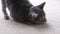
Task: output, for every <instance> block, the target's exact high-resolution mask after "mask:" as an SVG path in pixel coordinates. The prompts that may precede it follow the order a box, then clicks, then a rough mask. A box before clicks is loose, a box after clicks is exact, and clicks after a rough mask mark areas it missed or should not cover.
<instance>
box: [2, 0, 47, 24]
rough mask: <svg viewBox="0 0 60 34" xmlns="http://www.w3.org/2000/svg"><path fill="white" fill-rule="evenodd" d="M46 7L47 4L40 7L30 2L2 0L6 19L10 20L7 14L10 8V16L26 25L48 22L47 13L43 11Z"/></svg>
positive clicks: (24, 0) (26, 0)
mask: <svg viewBox="0 0 60 34" xmlns="http://www.w3.org/2000/svg"><path fill="white" fill-rule="evenodd" d="M44 5H45V2H44V3H42V4H41V5H39V6H33V5H32V4H31V3H30V2H29V1H28V0H2V10H3V13H4V16H5V19H9V17H8V14H7V13H6V7H8V9H9V11H10V15H11V17H12V18H13V19H14V20H15V21H18V22H25V23H26V22H27V23H28V22H29V23H37V22H38V23H42V22H46V18H45V12H44V11H43V7H44ZM42 19H43V20H42Z"/></svg>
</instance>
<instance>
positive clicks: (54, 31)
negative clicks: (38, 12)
mask: <svg viewBox="0 0 60 34" xmlns="http://www.w3.org/2000/svg"><path fill="white" fill-rule="evenodd" d="M31 1H32V2H31V3H32V4H34V5H38V4H40V3H42V2H43V1H46V5H45V8H44V10H45V13H46V16H47V23H46V24H44V25H34V26H33V25H26V24H21V23H17V22H14V21H13V20H12V19H10V20H5V19H4V17H3V13H2V10H1V0H0V34H60V0H43V1H42V0H31Z"/></svg>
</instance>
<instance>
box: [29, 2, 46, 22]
mask: <svg viewBox="0 0 60 34" xmlns="http://www.w3.org/2000/svg"><path fill="white" fill-rule="evenodd" d="M45 3H46V2H43V3H41V4H40V5H38V6H32V7H31V9H30V11H29V20H30V21H31V22H35V23H44V22H46V17H45V16H46V15H45V12H44V10H43V8H44V6H45Z"/></svg>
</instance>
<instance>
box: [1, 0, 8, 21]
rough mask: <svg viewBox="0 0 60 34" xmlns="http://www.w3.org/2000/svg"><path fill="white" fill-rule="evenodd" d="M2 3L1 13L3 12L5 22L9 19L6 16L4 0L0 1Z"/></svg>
mask: <svg viewBox="0 0 60 34" xmlns="http://www.w3.org/2000/svg"><path fill="white" fill-rule="evenodd" d="M1 1H2V11H3V14H4V18H5V19H6V20H8V19H9V16H8V14H7V12H6V7H7V6H6V0H1Z"/></svg>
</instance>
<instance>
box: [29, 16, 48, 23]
mask: <svg viewBox="0 0 60 34" xmlns="http://www.w3.org/2000/svg"><path fill="white" fill-rule="evenodd" d="M30 21H31V23H35V24H43V23H45V22H46V21H47V20H46V18H45V17H42V18H38V19H30Z"/></svg>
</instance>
